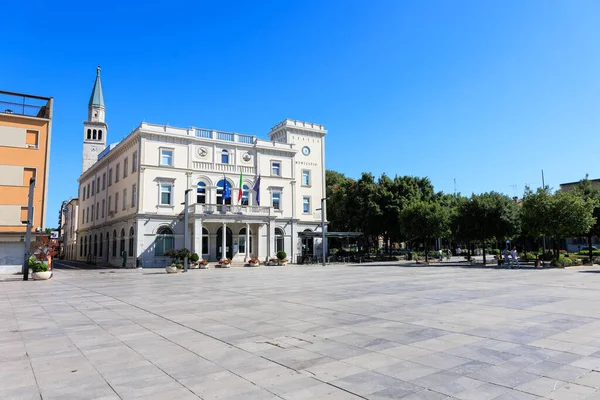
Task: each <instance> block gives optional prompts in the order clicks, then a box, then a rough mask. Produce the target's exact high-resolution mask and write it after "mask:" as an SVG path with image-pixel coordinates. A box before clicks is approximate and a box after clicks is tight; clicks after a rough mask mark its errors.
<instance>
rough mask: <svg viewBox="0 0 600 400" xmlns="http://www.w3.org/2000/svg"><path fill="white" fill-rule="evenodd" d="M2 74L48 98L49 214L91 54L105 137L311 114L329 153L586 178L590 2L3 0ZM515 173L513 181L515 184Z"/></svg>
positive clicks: (594, 32) (63, 174)
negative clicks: (150, 127)
mask: <svg viewBox="0 0 600 400" xmlns="http://www.w3.org/2000/svg"><path fill="white" fill-rule="evenodd" d="M2 10H3V14H4V15H8V16H11V17H10V18H5V19H3V23H2V26H1V27H0V32H1V33H2V37H3V43H4V44H3V46H2V51H1V52H0V61H1V62H0V89H3V90H9V91H16V92H24V93H31V94H38V95H43V96H53V97H54V98H55V114H54V116H55V120H54V127H53V138H52V153H51V168H50V195H49V203H48V215H49V216H48V218H47V225H48V226H55V225H56V221H57V213H58V208H59V206H60V202H61V201H62V200H64V199H68V198H70V197H72V196H75V195H76V194H77V177H78V176H79V174H80V172H81V148H82V146H81V143H82V138H83V125H82V121H83V120H84V119H85V118H86V117H87V102H88V100H89V96H90V93H91V90H92V86H93V82H94V75H95V68H96V66H97V65H101V66H102V79H103V89H104V98H105V102H106V107H107V122H108V125H109V132H108V137H109V141H110V142H117V141H119V140H120V139H121V138H123V137H124V136H125V135H127V134H128V133H129V132H130V131H131V130H132V129H134V128H135V127H136V126H137V125H138V124H139V123H140V122H142V121H147V122H152V123H158V124H169V125H172V126H179V127H189V126H197V127H205V128H212V129H218V130H225V131H235V132H239V133H248V134H256V135H258V136H261V137H266V134H267V132H268V130H269V128H271V127H272V126H273V125H275V124H276V123H278V122H279V121H281V120H282V119H284V118H292V119H299V120H306V121H310V122H317V123H322V124H324V125H325V127H326V129H328V130H329V134H328V136H327V138H326V140H327V141H326V149H327V155H326V162H327V168H329V169H334V170H337V171H340V172H343V173H345V174H347V175H349V176H351V177H359V176H360V173H361V172H363V171H368V172H372V173H374V174H376V175H379V174H381V173H383V172H386V173H387V174H388V175H394V174H399V175H416V176H428V177H429V178H430V179H431V181H432V182H433V184H434V186H435V188H436V189H437V190H442V191H444V192H452V191H453V190H454V184H453V182H454V179H456V187H457V190H458V191H460V192H462V193H463V194H470V193H472V192H476V193H479V192H483V191H490V190H496V191H499V192H504V193H507V194H509V195H514V194H515V192H516V193H517V194H519V195H521V194H522V191H523V188H524V185H525V184H530V185H532V186H538V185H541V172H540V171H541V170H542V169H544V172H545V175H546V183H547V184H550V185H551V186H553V187H555V188H557V187H558V184H559V183H562V182H570V181H576V180H579V179H581V178H582V177H584V176H585V174H586V173H589V174H590V177H591V178H600V170H599V169H600V164H599V163H598V156H597V151H598V149H599V148H600V135H598V130H599V126H600V112H598V111H599V110H598V108H599V106H600V102H599V101H598V99H599V98H600V74H599V72H598V71H600V47H599V46H598V42H599V39H600V24H598V21H599V20H600V3H599V2H594V1H579V0H578V1H570V0H565V1H534V0H530V1H526V2H524V1H504V0H503V1H499V0H497V1H444V0H437V1H423V0H419V1H416V0H415V1H402V0H394V1H383V0H372V1H366V0H365V1H341V0H339V1H325V0H321V1H306V0H303V1H253V2H250V1H244V2H236V1H211V2H207V1H190V2H188V3H184V2H173V3H165V2H160V3H159V2H152V1H145V2H140V3H137V4H135V3H134V2H129V1H128V2H115V1H112V0H105V1H103V2H47V1H39V2H38V1H35V0H34V1H28V2H26V3H23V2H14V1H13V2H8V3H6V4H3V6H2ZM514 185H516V186H514Z"/></svg>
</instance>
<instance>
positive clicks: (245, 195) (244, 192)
mask: <svg viewBox="0 0 600 400" xmlns="http://www.w3.org/2000/svg"><path fill="white" fill-rule="evenodd" d="M249 191H250V188H249V187H248V185H244V186H242V205H243V206H247V205H249V204H250V202H249V200H248V199H249V198H250V196H248V192H249Z"/></svg>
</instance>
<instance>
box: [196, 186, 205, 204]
mask: <svg viewBox="0 0 600 400" xmlns="http://www.w3.org/2000/svg"><path fill="white" fill-rule="evenodd" d="M196 203H198V204H205V203H206V184H205V183H204V182H198V188H197V189H196Z"/></svg>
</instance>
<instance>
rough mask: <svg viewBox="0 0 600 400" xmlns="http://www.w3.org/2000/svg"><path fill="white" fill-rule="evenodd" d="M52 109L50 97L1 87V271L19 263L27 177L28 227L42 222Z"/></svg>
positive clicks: (36, 229)
mask: <svg viewBox="0 0 600 400" xmlns="http://www.w3.org/2000/svg"><path fill="white" fill-rule="evenodd" d="M52 110H53V98H51V97H41V96H32V95H27V94H21V93H13V92H6V91H0V193H1V195H0V273H17V272H20V270H21V266H22V265H23V257H24V251H25V231H26V227H27V203H28V192H29V182H30V179H31V178H32V177H35V178H36V183H35V189H34V198H33V221H32V231H33V232H43V230H44V228H45V227H44V221H45V218H46V201H47V197H48V167H49V160H50V138H51V132H52Z"/></svg>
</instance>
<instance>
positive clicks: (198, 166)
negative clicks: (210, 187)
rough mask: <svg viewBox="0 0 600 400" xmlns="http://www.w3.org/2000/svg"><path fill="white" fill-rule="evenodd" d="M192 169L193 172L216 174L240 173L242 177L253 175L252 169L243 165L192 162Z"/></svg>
mask: <svg viewBox="0 0 600 400" xmlns="http://www.w3.org/2000/svg"><path fill="white" fill-rule="evenodd" d="M192 167H193V168H194V169H195V170H199V171H217V172H231V173H236V174H237V173H240V172H242V173H243V174H244V175H254V167H249V166H245V165H237V166H236V165H233V164H221V163H215V164H213V163H211V162H205V161H192Z"/></svg>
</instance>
